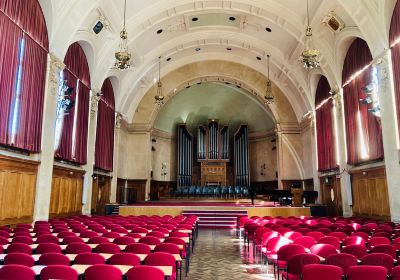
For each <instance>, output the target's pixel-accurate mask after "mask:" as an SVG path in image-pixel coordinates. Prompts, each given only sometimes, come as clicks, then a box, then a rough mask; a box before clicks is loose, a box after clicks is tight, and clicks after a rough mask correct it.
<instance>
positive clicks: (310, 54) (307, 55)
mask: <svg viewBox="0 0 400 280" xmlns="http://www.w3.org/2000/svg"><path fill="white" fill-rule="evenodd" d="M320 54H321V53H320V51H319V50H317V49H316V48H315V47H314V45H313V41H312V28H311V26H310V14H309V8H308V0H307V28H306V42H305V48H304V50H303V52H302V53H301V55H300V58H299V60H300V62H301V63H303V66H304V68H306V69H307V70H310V69H313V68H318V67H319V64H320Z"/></svg>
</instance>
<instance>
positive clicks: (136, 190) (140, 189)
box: [127, 180, 147, 203]
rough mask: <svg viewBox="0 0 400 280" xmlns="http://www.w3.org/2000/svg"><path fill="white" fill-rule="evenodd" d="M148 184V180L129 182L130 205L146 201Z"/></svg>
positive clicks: (128, 198) (128, 199)
mask: <svg viewBox="0 0 400 280" xmlns="http://www.w3.org/2000/svg"><path fill="white" fill-rule="evenodd" d="M146 183H147V180H128V181H127V189H128V197H127V201H128V203H132V202H135V201H144V200H145V199H146Z"/></svg>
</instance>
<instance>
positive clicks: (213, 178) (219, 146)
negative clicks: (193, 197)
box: [197, 120, 229, 186]
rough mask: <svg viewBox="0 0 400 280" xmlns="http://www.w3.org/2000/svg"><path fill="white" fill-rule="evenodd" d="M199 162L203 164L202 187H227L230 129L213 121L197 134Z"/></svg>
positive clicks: (199, 129)
mask: <svg viewBox="0 0 400 280" xmlns="http://www.w3.org/2000/svg"><path fill="white" fill-rule="evenodd" d="M197 151H198V153H197V160H198V162H199V163H200V164H201V168H200V183H201V185H202V186H212V185H214V186H226V185H227V183H228V179H227V169H228V167H227V164H228V162H229V129H228V127H227V126H221V127H220V126H219V124H218V121H215V120H211V121H209V123H208V125H206V126H200V127H199V128H198V133H197Z"/></svg>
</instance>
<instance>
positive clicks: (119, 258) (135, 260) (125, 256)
mask: <svg viewBox="0 0 400 280" xmlns="http://www.w3.org/2000/svg"><path fill="white" fill-rule="evenodd" d="M140 262H141V261H140V258H139V257H138V256H137V255H135V254H132V253H117V254H114V255H112V256H111V258H109V259H108V263H109V264H112V265H131V266H136V265H140Z"/></svg>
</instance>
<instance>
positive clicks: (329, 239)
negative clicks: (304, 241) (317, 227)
mask: <svg viewBox="0 0 400 280" xmlns="http://www.w3.org/2000/svg"><path fill="white" fill-rule="evenodd" d="M317 244H329V245H332V246H333V247H335V248H336V250H340V240H339V239H338V238H337V237H334V236H325V237H322V238H320V239H319V240H318V242H317Z"/></svg>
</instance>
